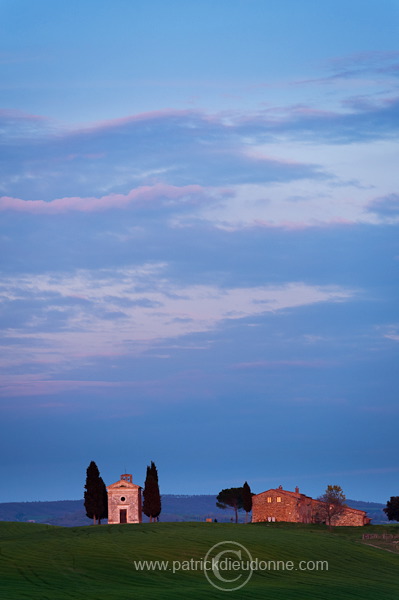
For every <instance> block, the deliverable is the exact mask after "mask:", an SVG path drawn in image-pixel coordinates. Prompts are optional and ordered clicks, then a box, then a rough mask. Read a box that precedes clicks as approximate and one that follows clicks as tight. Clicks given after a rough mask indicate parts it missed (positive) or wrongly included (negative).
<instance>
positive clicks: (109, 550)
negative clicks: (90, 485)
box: [0, 522, 399, 600]
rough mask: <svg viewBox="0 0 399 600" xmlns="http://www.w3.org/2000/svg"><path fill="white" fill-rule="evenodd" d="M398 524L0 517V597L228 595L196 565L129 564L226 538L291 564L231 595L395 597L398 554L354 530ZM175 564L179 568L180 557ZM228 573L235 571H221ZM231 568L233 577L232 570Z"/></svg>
mask: <svg viewBox="0 0 399 600" xmlns="http://www.w3.org/2000/svg"><path fill="white" fill-rule="evenodd" d="M365 531H367V533H382V532H388V531H389V532H391V533H394V534H395V535H398V534H399V526H390V527H387V526H371V527H367V528H355V527H354V528H349V527H348V528H344V527H343V528H337V529H335V530H333V531H332V532H329V531H328V530H327V529H326V528H324V527H323V526H311V525H295V524H282V523H280V524H278V523H276V524H256V525H235V524H216V523H155V524H142V525H101V526H97V527H93V526H90V527H76V528H62V527H54V526H48V525H38V524H34V523H9V522H2V523H0V598H1V599H2V600H14V599H15V600H23V599H25V598H27V599H29V600H39V599H40V600H67V599H71V598H75V599H77V600H130V599H141V598H142V599H146V600H147V599H148V600H150V599H153V598H157V599H158V598H159V599H160V598H165V599H169V598H170V599H176V598H185V599H188V598H190V599H191V598H194V599H196V598H226V597H229V594H228V593H226V591H219V590H218V589H216V588H214V587H213V586H212V585H211V584H210V583H209V582H208V581H207V579H206V577H205V576H204V573H203V571H201V570H183V569H180V570H179V571H177V572H176V573H173V572H172V571H171V570H166V571H161V570H155V571H149V570H142V571H140V570H138V569H137V568H136V566H135V563H134V561H142V560H149V561H155V560H168V561H170V562H171V563H172V561H189V560H190V559H195V560H200V559H203V558H204V557H205V555H206V553H207V552H208V550H209V549H210V548H211V547H212V546H213V545H214V544H217V543H219V542H223V541H225V540H233V541H236V542H238V543H240V544H242V545H243V546H245V548H247V549H248V551H249V552H250V553H251V556H252V558H253V559H255V558H258V559H259V560H263V561H271V560H274V561H292V563H293V564H295V568H294V569H293V570H290V571H288V570H278V571H277V570H275V571H273V570H259V571H255V572H254V573H253V575H252V577H251V579H250V580H249V581H248V583H247V584H246V585H245V586H244V587H242V588H241V589H239V590H237V591H232V592H230V594H231V595H232V597H235V598H240V599H241V598H251V599H257V598H259V599H262V600H263V599H265V598H273V600H280V599H284V600H296V599H304V600H305V599H312V600H327V599H328V600H332V599H334V600H337V599H338V600H346V599H348V600H349V599H355V598H358V599H359V600H367V599H370V600H376V599H378V600H397V599H398V597H399V552H397V553H395V552H388V551H386V550H381V549H378V548H373V547H371V546H367V545H365V544H364V543H363V542H362V540H361V537H362V533H364V532H365ZM299 561H313V562H311V563H310V565H311V566H312V565H313V563H314V561H328V570H323V571H316V570H306V571H301V570H295V569H297V568H298V564H299ZM182 565H187V562H186V563H183V562H182ZM224 575H226V576H227V577H228V578H229V579H230V578H231V577H234V576H235V573H233V572H230V571H229V572H228V573H224ZM239 575H240V573H238V575H237V576H239Z"/></svg>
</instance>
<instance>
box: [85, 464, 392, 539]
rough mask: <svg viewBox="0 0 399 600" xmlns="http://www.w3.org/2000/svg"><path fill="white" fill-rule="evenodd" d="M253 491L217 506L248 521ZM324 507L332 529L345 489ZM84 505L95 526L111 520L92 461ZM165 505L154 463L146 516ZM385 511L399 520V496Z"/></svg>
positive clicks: (332, 490)
mask: <svg viewBox="0 0 399 600" xmlns="http://www.w3.org/2000/svg"><path fill="white" fill-rule="evenodd" d="M253 495H254V494H253V493H252V492H251V488H250V487H249V485H248V483H247V482H246V481H245V483H244V485H243V486H242V487H234V488H226V489H223V490H221V491H220V492H219V494H218V495H217V497H216V506H217V507H218V508H221V509H227V508H232V509H233V511H234V517H235V522H236V523H238V511H239V510H244V511H245V513H246V514H245V522H246V523H247V521H248V515H249V513H250V512H251V510H252V496H253ZM318 500H320V501H321V502H322V504H321V505H320V506H319V507H318V510H317V515H315V517H316V519H317V520H318V521H319V522H324V523H326V524H327V525H328V526H329V527H330V528H331V524H332V521H333V518H334V517H336V516H338V515H340V514H342V512H343V511H344V510H345V508H346V507H347V505H346V504H345V500H346V498H345V495H344V493H343V491H342V488H341V487H340V486H338V485H329V486H327V489H326V491H325V492H324V494H323V495H322V496H320V497H319V498H318ZM84 505H85V509H86V515H87V517H88V518H89V519H93V523H94V524H97V523H98V524H101V520H102V519H107V518H108V494H107V488H106V486H105V483H104V481H103V479H102V478H101V476H100V471H99V470H98V467H97V465H96V463H95V462H94V461H91V463H90V464H89V466H88V468H87V471H86V484H85V493H84ZM161 509H162V502H161V494H160V491H159V482H158V470H157V467H156V466H155V463H154V462H153V461H151V464H150V465H149V466H147V472H146V478H145V483H144V489H143V513H144V514H145V515H146V516H147V517H148V518H149V519H150V523H151V522H155V521H158V520H159V515H160V514H161ZM384 512H385V514H386V515H387V517H388V519H389V521H399V496H391V498H390V500H388V502H387V505H386V507H385V508H384Z"/></svg>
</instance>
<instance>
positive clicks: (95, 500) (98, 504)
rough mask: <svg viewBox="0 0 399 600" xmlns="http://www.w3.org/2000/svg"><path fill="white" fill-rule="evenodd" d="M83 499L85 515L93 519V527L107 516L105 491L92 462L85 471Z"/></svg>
mask: <svg viewBox="0 0 399 600" xmlns="http://www.w3.org/2000/svg"><path fill="white" fill-rule="evenodd" d="M84 499H85V500H84V504H85V509H86V515H87V517H88V518H89V519H93V524H94V525H96V524H97V522H98V523H100V520H101V519H105V518H106V516H107V515H108V498H107V489H106V487H105V484H104V481H103V480H102V478H101V477H100V471H99V470H98V467H97V465H96V463H95V462H94V461H93V460H92V461H91V463H90V464H89V466H88V467H87V471H86V484H85V493H84Z"/></svg>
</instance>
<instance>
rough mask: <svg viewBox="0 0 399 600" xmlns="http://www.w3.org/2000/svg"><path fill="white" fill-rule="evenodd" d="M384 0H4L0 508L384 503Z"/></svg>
mask: <svg viewBox="0 0 399 600" xmlns="http://www.w3.org/2000/svg"><path fill="white" fill-rule="evenodd" d="M398 39H399V1H398V0H368V1H367V2H364V0H334V1H332V0H324V1H323V2H316V1H315V0H301V2H298V1H296V0H212V1H210V0H201V1H200V2H198V0H169V1H168V2H165V1H164V0H113V1H112V2H111V1H110V0H83V1H82V0H79V1H77V0H70V1H69V2H54V1H53V0H36V1H35V2H31V1H30V0H0V175H1V176H0V269H1V276H0V327H1V338H0V342H1V346H0V352H1V360H0V428H1V435H0V482H1V483H0V502H11V501H33V500H62V499H79V498H82V497H83V486H84V482H85V476H86V468H87V466H88V464H89V463H90V461H91V460H94V461H95V462H96V464H97V466H98V468H99V470H100V472H101V476H102V477H103V479H104V481H105V483H106V484H107V485H109V484H111V483H113V482H114V481H117V480H118V479H119V476H120V474H121V473H124V472H128V473H132V474H133V481H134V482H135V483H138V484H140V485H142V484H143V483H144V479H145V472H146V466H147V465H148V464H150V462H151V461H154V462H155V463H156V465H157V468H158V473H159V483H160V489H161V493H164V494H217V493H218V492H219V491H220V490H221V489H222V488H228V487H236V486H240V485H242V484H243V483H244V481H248V483H249V484H250V486H251V489H252V491H253V492H255V493H259V492H262V491H264V490H267V489H270V488H275V487H278V486H279V485H282V486H283V487H284V488H285V489H288V490H293V489H294V488H295V486H299V488H300V490H301V491H302V492H303V493H306V494H308V495H311V496H315V497H316V496H318V495H320V494H322V493H323V492H324V491H325V489H326V487H327V485H329V484H331V485H340V486H341V487H342V488H343V490H344V493H345V494H346V496H347V497H348V498H352V499H357V500H366V501H378V502H383V503H385V502H386V501H387V500H388V499H389V497H390V496H394V495H399V464H398V435H397V423H398V417H399V403H398V383H399V381H398V379H399V378H398V373H399V369H398V354H399V353H398V350H399V315H398V267H399V248H398V239H399V235H398V233H399V231H398V230H399V191H398V186H397V184H398V175H397V173H398V166H397V165H398V161H399V142H398V133H399V91H398V75H399V45H398Z"/></svg>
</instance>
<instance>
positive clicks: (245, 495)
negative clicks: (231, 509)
mask: <svg viewBox="0 0 399 600" xmlns="http://www.w3.org/2000/svg"><path fill="white" fill-rule="evenodd" d="M252 496H253V494H252V492H251V488H250V487H249V485H248V483H247V482H245V483H244V485H243V486H242V507H243V509H244V510H245V522H246V523H247V522H248V513H250V512H251V510H252Z"/></svg>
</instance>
